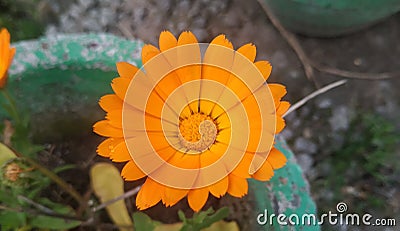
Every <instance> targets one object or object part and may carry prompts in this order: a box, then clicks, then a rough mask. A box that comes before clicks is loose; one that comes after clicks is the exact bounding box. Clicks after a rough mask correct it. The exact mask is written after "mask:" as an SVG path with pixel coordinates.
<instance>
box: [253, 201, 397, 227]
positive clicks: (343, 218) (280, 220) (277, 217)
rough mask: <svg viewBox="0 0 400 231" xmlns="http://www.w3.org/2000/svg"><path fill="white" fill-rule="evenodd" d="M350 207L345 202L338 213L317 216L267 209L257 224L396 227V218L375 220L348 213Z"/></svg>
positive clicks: (337, 210) (366, 216)
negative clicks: (275, 211)
mask: <svg viewBox="0 0 400 231" xmlns="http://www.w3.org/2000/svg"><path fill="white" fill-rule="evenodd" d="M347 210H348V206H347V204H346V203H344V202H339V203H338V204H337V205H336V211H328V212H327V213H323V214H321V216H319V217H318V216H317V215H315V214H307V213H305V214H284V213H280V214H275V213H269V212H268V210H267V209H265V210H264V211H263V212H262V213H259V214H258V215H257V223H258V224H259V225H271V226H272V225H273V224H275V223H277V224H279V225H281V226H290V225H292V226H294V225H308V226H315V225H323V224H328V225H347V226H360V225H365V226H396V225H397V224H396V219H394V218H374V217H373V216H372V215H371V214H369V213H364V214H358V213H346V212H347Z"/></svg>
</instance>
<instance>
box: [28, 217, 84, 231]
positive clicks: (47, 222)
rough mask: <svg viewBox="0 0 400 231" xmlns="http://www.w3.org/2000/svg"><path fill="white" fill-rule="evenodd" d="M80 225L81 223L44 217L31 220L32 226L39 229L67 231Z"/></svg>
mask: <svg viewBox="0 0 400 231" xmlns="http://www.w3.org/2000/svg"><path fill="white" fill-rule="evenodd" d="M80 224H81V222H80V221H74V220H67V219H62V218H56V217H49V216H43V215H39V216H35V217H33V218H32V219H31V220H30V225H31V226H32V227H35V228H39V229H58V230H66V229H71V228H74V227H77V226H79V225H80Z"/></svg>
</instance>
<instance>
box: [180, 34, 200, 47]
mask: <svg viewBox="0 0 400 231" xmlns="http://www.w3.org/2000/svg"><path fill="white" fill-rule="evenodd" d="M192 43H198V42H197V38H196V36H195V35H194V34H193V33H192V32H190V31H184V32H182V33H181V34H180V35H179V38H178V46H181V45H185V44H192Z"/></svg>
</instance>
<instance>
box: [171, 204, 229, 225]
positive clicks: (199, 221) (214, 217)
mask: <svg viewBox="0 0 400 231" xmlns="http://www.w3.org/2000/svg"><path fill="white" fill-rule="evenodd" d="M182 214H183V212H182ZM182 214H179V212H178V216H179V218H180V219H181V220H182V221H183V226H182V228H181V231H198V230H202V229H204V228H208V227H210V226H211V225H212V224H214V223H215V222H218V221H220V220H222V219H224V218H226V217H227V216H228V215H229V209H228V208H227V207H224V208H221V209H219V210H218V211H216V212H215V213H214V210H213V209H212V208H209V209H208V210H207V211H202V212H199V213H196V214H194V215H193V218H185V217H184V215H182ZM182 216H183V219H182Z"/></svg>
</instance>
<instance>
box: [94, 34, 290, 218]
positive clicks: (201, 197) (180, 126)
mask: <svg viewBox="0 0 400 231" xmlns="http://www.w3.org/2000/svg"><path fill="white" fill-rule="evenodd" d="M159 47H160V48H159V49H158V48H157V47H155V46H152V45H145V46H144V47H143V50H142V62H143V67H142V68H141V69H139V68H137V67H135V66H133V65H131V64H129V63H126V62H120V63H117V69H118V73H119V75H120V77H118V78H115V79H114V80H113V82H112V88H113V90H114V93H115V94H110V95H105V96H103V97H102V98H101V99H100V102H99V104H100V106H101V107H102V108H103V109H104V110H105V111H106V112H107V116H106V119H105V120H102V121H99V122H97V123H96V124H95V125H94V131H95V132H96V133H97V134H99V135H101V136H105V137H108V138H107V139H106V140H105V141H103V142H102V143H101V144H100V145H99V146H98V149H97V152H98V154H99V155H101V156H104V157H108V158H110V159H111V160H112V161H115V162H127V163H126V165H125V166H124V168H123V170H122V173H121V175H122V176H123V177H124V179H125V180H128V181H131V180H138V179H141V178H146V181H145V183H144V184H143V186H142V188H141V189H140V191H139V193H138V195H137V197H136V205H137V207H138V208H139V209H146V208H149V207H151V206H154V205H155V204H157V203H159V202H160V201H162V203H163V204H164V205H165V206H172V205H174V204H176V203H177V202H178V201H180V200H181V199H183V198H184V197H187V200H188V203H189V206H190V207H191V208H192V209H193V210H194V211H199V210H200V209H201V208H202V207H203V206H204V204H205V203H206V201H207V199H208V196H209V194H210V193H211V194H212V195H213V196H215V197H217V198H219V197H221V196H223V195H225V194H226V193H228V194H230V195H232V196H234V197H243V196H244V195H246V194H247V191H248V184H247V179H248V178H254V179H257V180H262V181H267V180H269V179H270V178H271V177H272V176H273V175H274V170H275V169H278V168H281V167H283V166H284V165H285V163H286V158H285V156H284V155H283V154H282V153H281V152H280V151H278V150H277V149H275V148H274V147H273V144H274V135H275V134H277V133H279V132H280V131H281V130H282V129H283V128H284V126H285V122H284V120H283V118H282V116H283V114H284V113H285V112H286V111H287V109H288V108H289V106H290V105H289V103H288V102H286V101H281V98H282V97H283V96H284V95H285V94H286V89H285V87H284V86H283V85H280V84H267V83H266V80H267V79H268V77H269V75H270V73H271V65H270V64H269V63H268V62H266V61H258V62H254V60H255V57H256V47H255V46H254V45H252V44H246V45H244V46H242V47H240V48H238V49H237V50H234V49H233V45H232V44H231V42H230V41H229V40H227V39H226V38H225V36H224V35H220V36H217V37H216V38H214V39H213V40H212V42H211V43H210V44H200V43H198V42H197V39H196V37H195V36H194V35H193V34H192V33H191V32H183V33H181V34H180V36H179V37H178V38H175V36H174V35H172V34H171V33H170V32H168V31H164V32H162V33H161V34H160V39H159Z"/></svg>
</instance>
